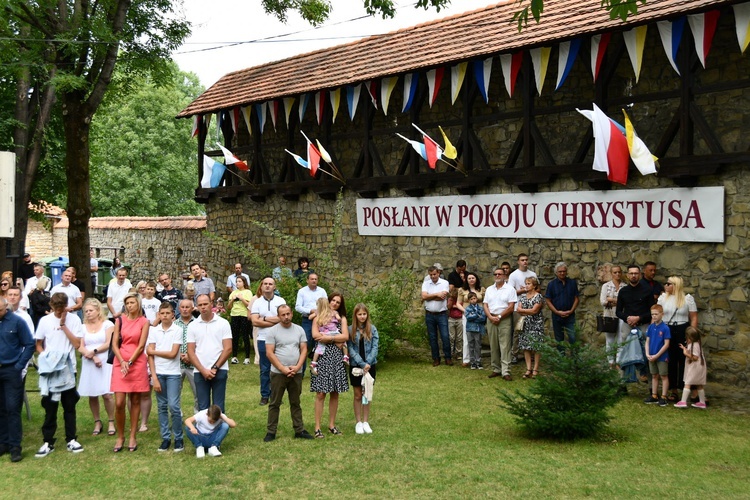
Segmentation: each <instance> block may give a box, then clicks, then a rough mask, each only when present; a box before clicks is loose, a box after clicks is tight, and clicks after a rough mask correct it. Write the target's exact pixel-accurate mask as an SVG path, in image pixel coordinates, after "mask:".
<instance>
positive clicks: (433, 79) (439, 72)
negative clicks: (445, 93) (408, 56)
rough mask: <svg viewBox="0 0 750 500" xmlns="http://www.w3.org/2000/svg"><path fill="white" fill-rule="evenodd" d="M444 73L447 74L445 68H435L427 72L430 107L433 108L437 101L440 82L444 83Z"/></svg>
mask: <svg viewBox="0 0 750 500" xmlns="http://www.w3.org/2000/svg"><path fill="white" fill-rule="evenodd" d="M443 72H445V68H435V69H431V70H429V71H428V72H427V88H428V89H429V96H428V102H429V103H430V107H432V104H433V103H434V102H435V99H437V95H438V90H440V82H442V81H443Z"/></svg>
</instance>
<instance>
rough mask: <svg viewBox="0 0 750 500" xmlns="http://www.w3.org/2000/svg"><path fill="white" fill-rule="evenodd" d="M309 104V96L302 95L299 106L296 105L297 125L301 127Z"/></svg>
mask: <svg viewBox="0 0 750 500" xmlns="http://www.w3.org/2000/svg"><path fill="white" fill-rule="evenodd" d="M309 102H310V94H302V95H301V96H300V98H299V105H297V112H298V113H299V123H300V125H302V119H303V118H304V117H305V111H307V104H308V103H309Z"/></svg>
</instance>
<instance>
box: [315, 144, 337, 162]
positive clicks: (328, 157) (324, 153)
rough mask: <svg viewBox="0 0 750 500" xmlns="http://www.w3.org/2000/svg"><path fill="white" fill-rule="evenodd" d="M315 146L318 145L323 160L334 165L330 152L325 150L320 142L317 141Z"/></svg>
mask: <svg viewBox="0 0 750 500" xmlns="http://www.w3.org/2000/svg"><path fill="white" fill-rule="evenodd" d="M315 144H317V145H318V152H320V157H321V158H323V160H324V161H325V162H326V163H332V162H333V160H332V159H331V155H329V154H328V151H326V150H325V148H324V147H323V145H322V144H321V143H320V141H319V140H317V139H315Z"/></svg>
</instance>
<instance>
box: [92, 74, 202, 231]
mask: <svg viewBox="0 0 750 500" xmlns="http://www.w3.org/2000/svg"><path fill="white" fill-rule="evenodd" d="M172 72H173V77H172V79H171V81H170V82H169V83H168V84H166V85H161V86H157V85H156V84H155V83H154V82H153V81H152V79H151V78H150V77H141V78H138V79H137V83H136V90H135V91H134V92H132V93H128V94H112V95H111V97H112V98H111V99H110V98H107V99H105V102H104V103H103V104H102V107H101V109H100V110H99V112H98V113H97V114H96V117H95V118H94V120H93V122H92V124H91V204H92V215H93V216H96V217H104V216H116V215H120V216H122V215H142V216H167V215H191V214H201V213H203V208H202V207H201V206H200V205H198V204H197V203H196V202H195V201H194V195H195V180H196V178H197V177H198V168H197V166H196V165H197V161H196V150H195V140H194V139H191V138H190V129H189V127H190V124H189V123H188V122H187V121H185V120H175V119H174V117H175V115H177V113H179V112H180V110H181V109H184V108H185V107H186V106H187V105H188V104H190V102H191V101H193V100H194V99H195V98H197V97H198V96H199V95H200V94H201V93H202V92H203V90H204V88H203V87H202V86H201V85H200V83H199V81H198V77H197V76H196V75H195V74H193V73H185V72H182V71H179V69H178V68H177V66H176V65H174V64H173V65H172ZM117 79H118V78H117V75H116V80H117Z"/></svg>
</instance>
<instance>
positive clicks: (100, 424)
mask: <svg viewBox="0 0 750 500" xmlns="http://www.w3.org/2000/svg"><path fill="white" fill-rule="evenodd" d="M97 424H99V425H98V427H99V428H98V429H97ZM102 429H104V426H103V425H102V421H101V420H99V419H96V420H94V432H92V433H91V435H92V436H98V435H99V434H101V433H102Z"/></svg>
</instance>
